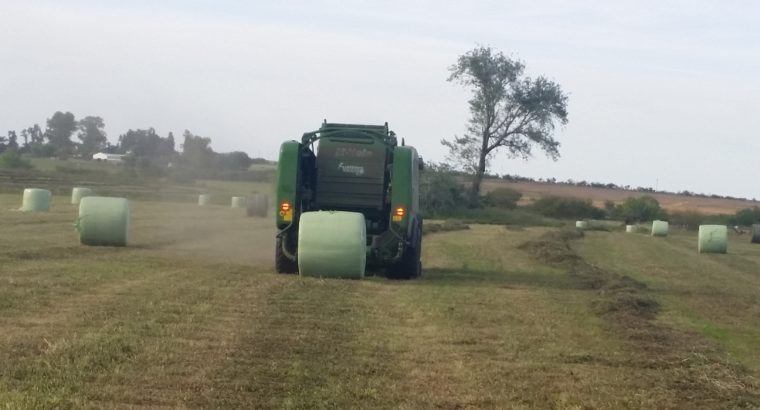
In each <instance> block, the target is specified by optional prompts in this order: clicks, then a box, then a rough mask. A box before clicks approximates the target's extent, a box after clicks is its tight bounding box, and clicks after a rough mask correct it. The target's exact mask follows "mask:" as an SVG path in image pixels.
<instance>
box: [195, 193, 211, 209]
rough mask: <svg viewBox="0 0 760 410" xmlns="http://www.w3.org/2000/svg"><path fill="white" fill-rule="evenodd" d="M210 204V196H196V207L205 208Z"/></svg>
mask: <svg viewBox="0 0 760 410" xmlns="http://www.w3.org/2000/svg"><path fill="white" fill-rule="evenodd" d="M210 203H211V195H209V194H200V195H198V206H206V205H208V204H210Z"/></svg>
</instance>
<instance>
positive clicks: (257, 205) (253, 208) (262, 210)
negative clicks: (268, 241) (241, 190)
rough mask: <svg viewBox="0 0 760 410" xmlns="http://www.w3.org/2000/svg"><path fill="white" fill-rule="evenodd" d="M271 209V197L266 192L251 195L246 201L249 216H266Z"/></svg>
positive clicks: (246, 210) (246, 211)
mask: <svg viewBox="0 0 760 410" xmlns="http://www.w3.org/2000/svg"><path fill="white" fill-rule="evenodd" d="M268 211H269V197H268V196H266V195H264V194H255V195H252V196H249V197H248V198H247V199H246V202H245V213H246V215H248V216H259V217H262V218H266V216H267V213H268Z"/></svg>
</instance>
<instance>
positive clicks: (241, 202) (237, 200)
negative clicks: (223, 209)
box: [230, 196, 245, 208]
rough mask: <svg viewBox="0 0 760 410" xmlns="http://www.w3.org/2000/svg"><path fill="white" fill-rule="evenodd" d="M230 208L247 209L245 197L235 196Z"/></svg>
mask: <svg viewBox="0 0 760 410" xmlns="http://www.w3.org/2000/svg"><path fill="white" fill-rule="evenodd" d="M230 207H232V208H244V207H245V197H242V196H233V197H232V202H231V203H230Z"/></svg>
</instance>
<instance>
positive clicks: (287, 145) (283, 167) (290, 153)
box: [275, 141, 301, 229]
mask: <svg viewBox="0 0 760 410" xmlns="http://www.w3.org/2000/svg"><path fill="white" fill-rule="evenodd" d="M300 166H301V144H299V143H298V142H296V141H286V142H283V143H282V145H280V157H279V160H278V162H277V204H276V206H277V212H275V223H276V224H277V227H278V228H279V229H283V228H285V227H286V226H288V225H290V224H291V223H292V222H293V221H294V219H295V218H297V212H298V211H300V209H298V207H299V203H298V200H299V199H300V198H299V189H298V188H299V187H298V184H299V180H298V174H299V169H300ZM283 202H288V203H289V204H290V205H291V208H292V209H291V210H290V213H284V212H282V210H281V209H280V206H281V205H282V203H283Z"/></svg>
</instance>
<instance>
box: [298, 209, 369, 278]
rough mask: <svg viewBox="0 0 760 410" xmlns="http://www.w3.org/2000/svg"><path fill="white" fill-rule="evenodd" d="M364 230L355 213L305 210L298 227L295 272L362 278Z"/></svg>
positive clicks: (364, 262)
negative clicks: (296, 269)
mask: <svg viewBox="0 0 760 410" xmlns="http://www.w3.org/2000/svg"><path fill="white" fill-rule="evenodd" d="M366 258H367V233H366V224H365V221H364V215H362V214H360V213H356V212H338V211H336V212H332V211H328V212H306V213H304V214H302V215H301V218H300V220H299V226H298V271H299V273H300V274H301V275H302V276H317V277H333V278H353V279H361V278H363V277H364V268H365V265H366Z"/></svg>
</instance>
